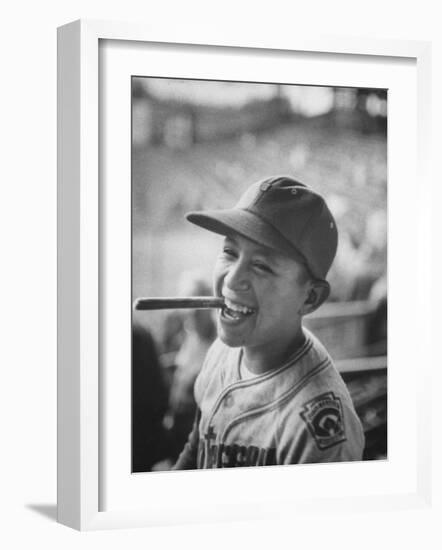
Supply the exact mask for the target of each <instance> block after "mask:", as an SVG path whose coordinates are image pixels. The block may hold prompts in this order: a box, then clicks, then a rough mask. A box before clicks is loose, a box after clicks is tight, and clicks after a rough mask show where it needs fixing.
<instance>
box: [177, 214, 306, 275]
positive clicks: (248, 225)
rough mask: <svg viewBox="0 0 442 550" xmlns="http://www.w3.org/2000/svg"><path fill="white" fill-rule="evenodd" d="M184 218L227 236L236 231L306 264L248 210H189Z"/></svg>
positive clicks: (278, 235)
mask: <svg viewBox="0 0 442 550" xmlns="http://www.w3.org/2000/svg"><path fill="white" fill-rule="evenodd" d="M186 219H187V220H188V221H189V222H191V223H193V224H195V225H198V226H199V227H202V228H203V229H207V230H208V231H212V232H213V233H218V234H219V235H225V236H229V235H231V234H232V233H237V234H239V235H241V236H243V237H245V238H246V239H249V240H251V241H253V242H255V243H257V244H259V245H262V246H265V247H267V248H270V249H272V250H276V251H278V252H280V253H282V254H287V255H288V256H290V257H291V258H293V259H295V260H296V261H298V262H300V263H303V264H305V265H307V262H306V260H305V258H304V256H303V255H302V254H301V253H300V252H298V251H297V250H296V248H294V247H293V246H292V245H291V244H290V243H289V242H288V241H287V240H286V239H285V237H284V236H283V235H281V234H280V233H279V231H277V230H276V229H275V228H274V227H273V226H272V225H270V224H269V223H268V222H266V221H265V220H262V219H261V218H260V217H259V216H257V215H256V214H254V213H253V212H250V211H249V210H245V209H241V208H231V209H228V210H227V209H226V210H204V211H203V212H189V213H188V214H186Z"/></svg>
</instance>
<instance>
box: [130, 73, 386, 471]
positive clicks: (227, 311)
mask: <svg viewBox="0 0 442 550" xmlns="http://www.w3.org/2000/svg"><path fill="white" fill-rule="evenodd" d="M387 106H388V103H387V90H385V89H373V88H348V87H336V86H334V87H331V86H325V85H324V86H307V85H294V84H284V83H265V82H262V83H261V82H231V81H209V80H190V79H189V80H180V79H173V78H156V77H152V76H143V75H140V76H133V77H132V80H131V116H132V136H131V137H132V152H131V157H132V173H131V181H132V266H131V268H132V304H131V307H132V310H133V312H132V449H131V451H132V472H134V473H135V472H158V471H165V470H197V469H210V468H231V467H254V466H276V465H295V464H311V463H325V462H352V461H362V460H364V461H369V460H386V459H388V447H387Z"/></svg>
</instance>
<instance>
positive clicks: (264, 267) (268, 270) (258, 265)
mask: <svg viewBox="0 0 442 550" xmlns="http://www.w3.org/2000/svg"><path fill="white" fill-rule="evenodd" d="M253 265H254V266H255V268H256V269H258V270H259V271H263V272H264V273H273V270H272V268H271V267H270V266H269V265H267V264H263V263H262V262H254V264H253Z"/></svg>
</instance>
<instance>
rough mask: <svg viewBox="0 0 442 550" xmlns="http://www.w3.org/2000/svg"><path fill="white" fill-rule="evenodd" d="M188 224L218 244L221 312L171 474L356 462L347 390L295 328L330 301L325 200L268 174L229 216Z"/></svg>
mask: <svg viewBox="0 0 442 550" xmlns="http://www.w3.org/2000/svg"><path fill="white" fill-rule="evenodd" d="M187 219H188V220H189V221H190V222H192V223H194V224H196V225H198V226H200V227H203V228H204V229H207V230H209V231H212V232H215V233H218V234H221V235H224V242H223V246H222V250H221V253H220V255H219V257H218V259H217V262H216V265H215V268H214V274H213V283H214V291H215V294H216V295H217V296H222V297H223V298H224V304H225V306H224V308H222V309H221V310H220V312H219V314H218V318H217V331H218V338H217V340H216V341H215V343H214V344H213V345H212V347H211V348H210V350H209V352H208V354H207V357H206V360H205V363H204V365H203V368H202V370H201V372H200V374H199V376H198V378H197V381H196V383H195V398H196V402H197V405H198V414H197V418H196V420H195V425H194V429H193V431H192V433H191V434H190V436H189V440H188V443H187V444H186V446H185V448H184V450H183V452H182V453H181V455H180V457H179V459H178V461H177V463H176V465H175V469H194V468H220V467H235V466H256V465H274V464H294V463H306V462H337V461H349V460H361V459H362V452H363V447H364V435H363V431H362V427H361V423H360V421H359V419H358V417H357V415H356V413H355V410H354V408H353V404H352V401H351V398H350V395H349V393H348V391H347V388H346V386H345V384H344V382H343V380H342V378H341V376H340V375H339V373H338V372H337V371H336V369H335V367H334V365H333V362H332V359H331V358H330V356H329V354H328V353H327V351H326V349H325V348H324V347H323V346H322V344H321V343H320V342H319V341H318V340H317V339H316V338H315V337H314V336H313V334H311V333H310V332H308V331H307V330H306V329H305V328H304V327H303V326H302V318H303V316H304V315H306V314H308V313H311V312H313V311H315V310H316V309H317V308H318V307H319V306H320V305H321V304H322V303H323V302H324V301H325V300H326V299H327V297H328V295H329V292H330V287H329V284H328V282H327V281H326V275H327V272H328V270H329V268H330V266H331V264H332V262H333V259H334V256H335V254H336V248H337V229H336V224H335V221H334V219H333V217H332V215H331V213H330V211H329V209H328V207H327V205H326V203H325V201H324V199H323V198H322V197H321V196H320V195H319V194H317V193H315V192H314V191H313V190H312V189H310V188H308V187H307V186H305V185H303V184H301V183H299V182H298V181H296V180H294V179H292V178H289V177H286V176H281V177H272V178H269V179H266V180H264V181H262V182H258V183H256V184H254V185H252V186H251V187H250V188H249V189H248V190H247V191H246V192H245V193H244V195H243V196H242V197H241V199H240V201H239V202H238V204H237V205H236V206H235V207H234V208H232V209H226V210H212V211H204V212H193V213H190V214H188V215H187Z"/></svg>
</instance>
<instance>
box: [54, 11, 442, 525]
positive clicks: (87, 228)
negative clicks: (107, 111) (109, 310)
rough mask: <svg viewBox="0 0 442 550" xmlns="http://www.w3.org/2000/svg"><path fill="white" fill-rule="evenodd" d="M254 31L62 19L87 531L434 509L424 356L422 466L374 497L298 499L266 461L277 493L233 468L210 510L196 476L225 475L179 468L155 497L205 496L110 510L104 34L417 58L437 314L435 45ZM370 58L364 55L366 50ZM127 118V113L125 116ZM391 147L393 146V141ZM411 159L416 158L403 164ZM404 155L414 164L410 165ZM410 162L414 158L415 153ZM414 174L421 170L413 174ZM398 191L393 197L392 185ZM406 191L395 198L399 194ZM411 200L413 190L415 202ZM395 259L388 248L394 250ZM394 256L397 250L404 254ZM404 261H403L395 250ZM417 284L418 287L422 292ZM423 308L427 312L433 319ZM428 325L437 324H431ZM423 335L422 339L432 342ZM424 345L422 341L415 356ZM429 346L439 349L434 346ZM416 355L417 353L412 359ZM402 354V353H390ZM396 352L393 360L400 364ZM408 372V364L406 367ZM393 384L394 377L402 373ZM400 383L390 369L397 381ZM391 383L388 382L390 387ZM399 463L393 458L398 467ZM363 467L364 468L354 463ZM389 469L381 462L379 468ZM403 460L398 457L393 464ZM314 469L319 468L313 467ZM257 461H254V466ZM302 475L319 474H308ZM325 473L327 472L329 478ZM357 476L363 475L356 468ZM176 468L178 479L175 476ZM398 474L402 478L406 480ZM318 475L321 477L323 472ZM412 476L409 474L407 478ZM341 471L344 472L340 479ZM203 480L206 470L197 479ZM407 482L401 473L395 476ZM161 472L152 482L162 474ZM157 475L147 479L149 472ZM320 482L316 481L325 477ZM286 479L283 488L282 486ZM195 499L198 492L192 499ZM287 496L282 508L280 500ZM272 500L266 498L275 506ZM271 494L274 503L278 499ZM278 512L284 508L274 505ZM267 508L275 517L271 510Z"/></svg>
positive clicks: (69, 365) (76, 410) (61, 383)
mask: <svg viewBox="0 0 442 550" xmlns="http://www.w3.org/2000/svg"><path fill="white" fill-rule="evenodd" d="M250 36H251V35H250V34H248V38H247V40H246V41H244V39H243V38H242V37H240V36H232V35H229V34H227V33H225V32H222V33H221V32H220V35H219V36H213V35H212V36H211V37H209V36H205V33H204V30H203V29H201V32H199V33H198V36H196V35H194V34H193V35H192V36H188V34H187V33H186V30H185V29H183V30H182V31H181V32H179V33H177V32H175V31H174V32H173V33H171V35H170V36H167V34H166V33H164V32H162V31H155V30H154V29H153V28H149V27H146V26H144V25H136V24H133V23H131V24H127V23H118V22H102V21H76V22H73V23H70V24H68V25H65V26H63V27H61V28H60V29H59V31H58V189H59V193H58V235H59V240H58V504H57V506H58V521H59V522H60V523H63V524H65V525H68V526H70V527H74V528H76V529H80V530H91V529H104V528H117V527H138V526H150V525H160V524H173V523H188V522H197V521H216V520H224V521H225V520H231V519H251V518H253V519H255V518H259V517H262V516H263V510H264V509H266V508H272V510H273V511H272V514H274V515H276V514H278V515H279V517H281V514H282V512H280V510H281V509H283V510H284V513H285V514H293V513H295V512H296V513H311V512H312V511H313V510H321V509H322V510H326V509H328V507H329V506H330V505H331V504H332V505H333V507H334V509H335V510H336V509H339V510H342V511H345V510H350V509H354V508H355V507H357V508H358V509H360V510H365V511H370V510H379V509H380V508H385V507H386V508H389V509H391V508H398V507H399V508H404V507H419V506H426V505H427V504H428V503H429V501H430V497H431V471H430V464H429V462H430V452H429V449H430V433H429V430H428V425H429V423H428V419H429V417H430V403H429V401H428V399H427V398H426V392H425V388H426V387H428V384H429V376H430V370H429V369H430V366H431V362H430V361H423V362H422V363H421V364H420V367H419V368H420V376H419V379H418V380H416V381H414V382H416V383H415V384H414V386H413V387H414V391H415V396H416V406H415V408H414V406H413V407H411V409H412V412H411V413H410V414H411V415H412V420H413V422H412V428H411V429H412V430H413V440H414V446H413V449H415V456H413V461H411V463H410V464H408V465H407V468H408V470H404V476H406V475H407V472H408V473H409V472H410V471H411V470H412V471H413V476H411V477H412V479H410V480H409V481H410V484H408V483H403V486H402V487H401V486H400V483H401V482H400V481H398V486H397V490H393V489H391V488H389V489H387V490H386V491H384V492H382V491H378V490H375V491H373V492H372V493H370V494H368V493H367V494H352V493H351V490H350V491H347V492H346V494H340V495H336V497H333V496H332V495H331V494H327V493H325V494H323V493H321V490H320V488H318V487H316V488H315V487H312V491H311V493H312V496H311V497H310V498H308V497H306V495H305V494H304V495H303V496H302V498H301V499H299V498H296V497H295V496H293V497H292V496H291V495H290V494H287V493H286V492H284V490H283V488H282V487H283V484H284V479H288V478H287V476H288V475H289V470H288V469H287V468H280V469H279V470H278V472H275V470H274V469H271V468H269V469H263V470H266V471H265V472H262V473H260V475H261V476H262V477H261V481H262V482H263V485H262V486H263V487H271V486H272V485H273V486H274V485H276V486H277V488H276V489H275V490H274V492H272V493H271V494H270V492H268V493H267V494H266V491H265V490H264V491H261V492H262V493H263V494H262V496H261V497H259V498H255V497H254V493H253V490H252V485H253V483H254V481H255V482H256V478H255V479H254V478H253V476H254V475H256V472H255V473H254V472H250V475H249V473H247V476H246V477H244V481H242V479H243V478H238V475H241V476H245V474H244V472H243V471H242V472H241V474H240V473H239V471H236V472H231V473H230V474H231V478H230V482H229V483H231V484H232V483H236V484H238V483H243V493H242V496H239V497H238V502H236V504H235V505H232V506H231V507H230V508H229V509H227V508H226V506H221V503H222V500H221V501H220V503H219V507H217V506H215V507H208V506H207V502H206V503H205V502H204V500H203V499H202V498H199V497H198V491H200V497H201V496H204V497H206V498H210V495H207V494H205V493H202V492H201V491H202V489H201V485H202V483H201V482H199V481H198V480H197V478H196V476H197V475H198V476H201V475H202V476H203V478H204V482H203V484H205V485H206V486H207V484H208V480H209V477H208V476H211V477H210V483H213V484H215V485H216V484H217V483H218V484H219V483H220V481H221V483H222V484H225V478H223V479H222V480H220V478H219V475H218V474H219V473H215V472H199V473H195V472H189V473H182V472H171V473H162V474H160V475H157V474H156V475H155V477H151V478H150V479H151V481H150V483H151V484H152V487H153V485H155V487H156V488H155V489H153V488H152V491H153V494H155V490H158V487H160V486H161V485H167V487H168V490H170V488H171V487H173V486H174V485H176V486H179V487H181V489H180V490H186V487H187V488H188V487H189V482H190V483H194V484H195V485H196V486H198V484H199V489H198V490H197V491H196V495H193V496H188V499H189V500H190V501H192V502H191V504H188V505H187V506H184V503H183V501H180V500H179V499H178V502H177V503H176V504H174V506H171V507H170V508H167V503H166V502H164V503H162V502H161V503H160V502H159V501H157V502H156V505H155V506H152V503H151V505H145V506H140V505H138V504H137V503H135V501H134V503H133V505H130V503H128V502H127V499H126V500H125V501H123V500H122V501H121V505H118V502H117V503H116V504H115V503H113V505H112V506H111V507H110V509H104V510H103V503H102V499H101V492H100V484H102V483H103V471H102V462H101V457H100V452H101V450H100V449H102V446H101V438H102V433H101V428H100V426H101V424H100V421H101V420H100V415H101V414H102V412H103V409H102V407H101V405H100V401H101V399H102V398H103V391H104V389H103V387H102V385H101V384H100V373H101V366H102V365H101V360H102V359H101V351H100V335H101V323H102V321H103V318H102V315H103V310H102V309H101V306H100V303H101V301H102V296H103V292H104V291H103V288H102V284H101V282H102V275H103V273H102V272H101V271H102V268H103V263H102V261H101V258H102V250H101V243H102V241H101V239H102V235H101V234H100V232H101V231H102V230H103V226H100V209H102V208H103V205H102V201H101V198H102V197H101V195H102V188H101V187H100V185H101V184H102V181H101V183H100V147H101V144H100V126H99V120H100V112H102V109H103V106H102V105H101V104H100V94H99V88H100V43H101V44H102V43H103V42H102V41H116V42H118V43H123V41H124V44H125V48H126V50H128V51H130V50H131V48H132V47H134V46H135V45H136V44H140V43H145V44H166V45H168V47H169V48H174V50H175V51H179V50H180V48H181V49H183V48H185V49H186V50H189V49H192V47H195V48H199V49H202V50H204V49H207V51H206V55H208V57H209V59H210V55H211V54H210V51H213V48H220V49H222V48H228V51H229V55H233V56H235V55H239V54H240V53H241V55H243V54H244V53H247V52H255V53H256V52H261V53H262V55H265V54H266V52H267V53H270V52H271V53H272V55H279V56H284V55H286V54H287V52H305V53H309V54H312V55H317V56H321V55H324V54H329V55H331V56H344V57H346V58H349V57H351V58H352V59H353V60H355V61H356V62H362V61H363V60H364V59H368V58H374V57H376V58H379V59H384V60H387V59H388V60H390V61H391V63H394V61H395V59H397V60H400V59H408V60H411V62H412V63H414V64H415V69H416V70H415V84H416V85H417V94H416V97H417V101H416V105H415V109H416V113H417V124H414V123H412V124H411V133H412V134H413V135H412V138H413V139H411V141H410V142H407V147H410V146H411V147H412V148H413V147H414V150H413V155H411V157H413V158H415V160H416V165H417V166H416V167H417V173H418V182H419V185H417V186H416V196H415V197H413V199H412V200H414V203H415V204H417V205H418V208H417V214H415V219H414V221H415V223H416V224H417V226H418V231H415V239H416V242H417V244H418V251H417V254H418V257H419V262H418V267H416V270H415V271H414V272H413V273H412V276H413V277H414V279H416V280H417V282H418V283H419V284H416V292H415V296H414V302H413V304H414V305H417V304H418V303H419V307H420V311H421V312H423V313H424V315H423V321H422V324H424V325H425V323H427V324H428V323H430V312H431V301H430V291H429V288H430V287H431V283H432V279H431V240H432V239H431V232H430V216H429V211H428V210H427V207H428V206H427V205H429V204H431V192H432V191H431V183H430V180H429V173H428V162H427V154H428V149H429V145H430V143H429V139H430V138H429V120H430V116H431V104H430V101H429V79H430V53H431V45H430V44H429V43H427V42H408V41H388V40H364V39H363V38H355V37H352V38H350V37H340V36H338V37H318V38H312V37H306V36H302V35H299V34H298V35H296V36H295V37H286V36H282V37H281V38H280V40H279V41H278V43H276V42H275V43H271V44H269V43H267V41H266V39H265V37H262V36H259V37H256V38H250ZM360 56H363V57H360ZM127 116H130V115H129V113H127ZM389 145H390V144H389ZM406 162H407V161H406ZM406 162H405V164H406ZM411 167H413V161H411ZM413 181H414V178H413ZM391 195H392V196H393V197H392V200H397V199H394V197H395V194H394V193H391ZM396 196H398V195H396ZM409 200H410V199H409ZM394 219H397V220H398V223H399V224H405V223H406V220H405V221H404V218H403V217H397V218H394ZM390 258H391V256H390ZM395 258H396V256H393V259H395ZM395 261H396V262H400V261H401V259H400V257H398V259H395ZM417 288H419V290H417ZM425 313H426V314H427V315H426V316H425ZM425 328H428V330H425ZM419 332H420V333H421V334H423V335H425V334H430V327H425V326H424V327H421V329H420V331H419ZM423 338H424V341H422V340H421V341H420V342H419V346H422V347H424V346H425V345H426V343H428V342H425V338H428V336H427V337H425V336H424V337H423ZM420 351H421V348H418V347H416V349H415V350H414V353H415V355H416V356H417V355H418V353H419V352H420ZM427 353H431V349H427ZM412 356H413V354H412V352H410V359H409V362H411V361H412ZM393 360H394V353H393ZM397 360H398V359H397V358H396V361H397ZM409 369H410V370H409V371H408V372H412V371H411V365H409ZM393 382H394V379H393ZM391 383H392V380H391V378H390V379H389V384H391ZM389 389H390V388H389ZM391 464H393V465H392V466H391ZM355 466H357V465H355ZM379 466H380V468H382V464H381V465H379ZM389 466H391V468H393V469H394V468H395V466H394V460H393V461H392V462H391V463H390V465H389ZM315 467H316V466H315ZM343 467H345V468H350V469H351V468H353V465H331V466H329V468H331V469H330V470H327V471H325V470H324V476H326V477H327V476H328V473H329V472H331V471H332V472H333V476H335V478H336V476H337V478H339V476H341V475H342V468H343ZM249 470H254V469H249ZM304 475H305V476H310V477H312V473H311V468H310V473H308V472H307V470H306V471H305V474H304ZM321 475H322V474H321V473H319V477H321ZM354 475H360V474H359V473H358V472H357V471H355V472H354ZM174 476H175V477H174ZM404 476H403V477H402V478H400V479H405V477H404ZM314 477H317V473H316V472H315V474H314ZM409 477H410V476H409ZM337 478H336V479H337ZM200 479H201V477H200ZM398 479H399V478H398ZM154 480H155V481H154ZM147 483H149V480H148V481H147ZM317 483H318V484H319V482H317ZM278 487H279V489H278ZM143 490H144V489H143ZM192 499H193V500H192ZM278 499H280V501H281V502H284V506H283V507H278V506H274V505H273V504H274V503H275V502H277V501H278ZM266 503H267V504H268V505H269V506H267V507H266ZM270 503H272V505H271V506H270ZM277 510H279V512H277ZM268 515H269V514H268V512H267V513H266V516H268Z"/></svg>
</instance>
